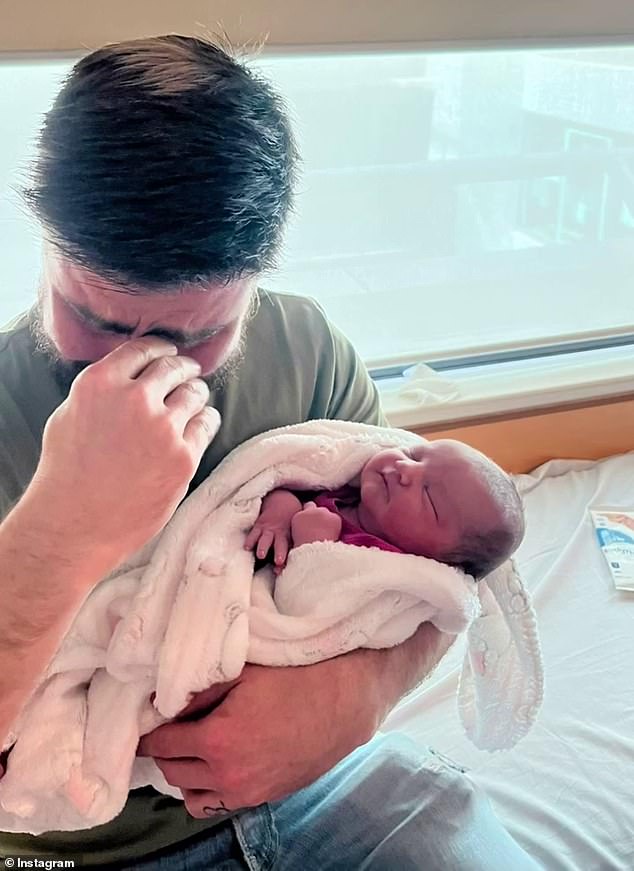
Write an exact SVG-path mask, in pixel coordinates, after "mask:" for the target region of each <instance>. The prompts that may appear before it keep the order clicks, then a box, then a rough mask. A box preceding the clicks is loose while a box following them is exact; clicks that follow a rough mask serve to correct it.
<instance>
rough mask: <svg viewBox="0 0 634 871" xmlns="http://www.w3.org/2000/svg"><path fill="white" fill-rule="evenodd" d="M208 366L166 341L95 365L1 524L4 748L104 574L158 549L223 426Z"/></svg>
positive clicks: (128, 346)
mask: <svg viewBox="0 0 634 871" xmlns="http://www.w3.org/2000/svg"><path fill="white" fill-rule="evenodd" d="M199 373H200V366H199V364H198V363H196V362H195V361H193V360H189V359H188V358H186V357H180V356H178V355H177V349H176V347H175V346H173V345H170V344H168V343H166V342H165V341H163V340H161V339H157V338H146V339H139V340H135V341H131V342H126V343H125V344H123V345H121V346H120V347H119V348H117V349H116V350H115V351H113V352H111V353H110V354H109V355H108V356H107V357H104V358H103V359H102V360H100V361H99V362H97V363H94V364H93V365H91V366H88V367H87V368H86V369H85V370H84V371H83V372H82V373H81V375H79V376H78V378H77V379H76V380H75V382H74V383H73V386H72V389H71V391H70V394H69V396H68V398H67V399H66V400H65V401H64V402H63V403H62V404H61V405H60V406H59V408H57V409H56V411H55V412H54V413H53V414H52V415H51V416H50V417H49V419H48V421H47V423H46V427H45V429H44V435H43V440H42V452H41V456H40V461H39V464H38V467H37V469H36V471H35V474H34V476H33V479H32V481H31V483H30V484H29V486H28V487H27V489H26V492H25V494H24V495H23V497H22V499H21V500H20V501H19V502H18V504H17V505H16V506H15V508H14V509H13V511H12V512H11V513H10V514H9V515H8V517H7V518H6V520H5V521H4V522H3V523H2V525H1V526H0V596H1V599H0V601H1V603H2V610H1V613H0V740H2V741H3V742H4V740H5V739H6V736H7V734H8V732H9V731H10V729H11V727H12V725H13V722H14V720H15V718H16V716H17V715H18V714H19V713H20V710H21V708H22V707H23V705H24V704H25V702H26V701H27V700H28V698H29V696H30V694H31V693H32V691H33V689H34V687H35V686H36V684H37V682H38V679H39V678H40V677H41V675H42V674H43V672H44V671H45V670H46V667H47V665H48V663H49V662H50V660H51V658H52V657H53V655H54V654H55V652H56V650H57V647H58V646H59V643H60V641H61V639H62V638H63V636H64V634H65V632H66V631H67V630H68V628H69V625H70V623H71V621H72V619H73V616H74V615H75V613H76V612H77V610H78V608H79V607H80V605H81V603H82V601H83V600H84V598H85V596H86V595H87V593H88V592H89V590H90V589H91V588H92V587H93V586H94V585H95V583H97V582H98V581H99V580H100V579H101V578H102V577H104V576H105V575H107V574H109V573H110V572H111V571H112V570H113V569H114V568H116V566H117V565H119V564H120V563H121V562H122V561H123V560H125V559H126V558H127V557H129V556H130V555H131V554H132V553H134V552H135V551H136V550H138V549H139V548H140V547H142V546H143V545H144V544H145V543H146V542H147V541H149V540H150V539H151V538H152V537H153V536H154V535H155V534H156V533H157V532H158V531H159V530H160V529H161V528H162V527H163V526H164V525H165V523H166V522H167V521H168V520H169V518H170V517H171V515H172V513H173V512H174V509H175V508H176V506H177V505H178V503H179V502H180V500H181V499H182V498H183V496H184V495H185V492H186V491H187V485H188V483H189V481H190V480H191V478H192V476H193V474H194V472H195V470H196V467H197V466H198V463H199V462H200V457H201V455H202V453H203V451H204V450H205V449H206V447H207V446H208V444H209V442H210V441H211V439H212V438H213V436H214V435H215V432H216V430H217V428H218V425H219V422H220V420H219V416H218V413H217V412H216V411H215V410H214V409H211V408H208V407H207V406H206V402H207V400H208V398H209V389H208V387H207V386H206V384H204V382H202V381H199V380H198V378H197V376H198V375H199Z"/></svg>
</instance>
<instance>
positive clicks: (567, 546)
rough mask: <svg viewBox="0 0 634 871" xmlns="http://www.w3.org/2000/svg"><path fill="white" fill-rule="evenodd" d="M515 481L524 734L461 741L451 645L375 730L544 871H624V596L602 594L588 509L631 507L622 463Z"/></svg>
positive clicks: (628, 661) (627, 624) (633, 632)
mask: <svg viewBox="0 0 634 871" xmlns="http://www.w3.org/2000/svg"><path fill="white" fill-rule="evenodd" d="M516 480H517V482H518V486H519V487H520V489H521V491H522V494H523V497H524V502H525V505H526V512H527V534H526V538H525V540H524V542H523V544H522V547H521V549H520V551H519V552H518V564H519V567H520V570H521V573H522V576H523V577H524V580H525V581H526V583H527V585H528V588H529V589H530V590H531V592H532V595H533V598H534V604H535V607H536V610H537V614H538V619H539V627H540V635H541V641H542V648H543V655H544V666H545V678H546V689H545V699H544V706H543V709H542V712H541V714H540V717H539V720H538V722H537V724H536V725H535V726H534V728H533V730H532V731H531V733H530V734H529V735H528V736H527V737H526V738H525V739H524V740H523V741H521V742H520V743H519V744H518V745H517V747H516V748H514V749H513V750H511V751H508V752H503V753H497V754H489V753H484V752H481V751H478V750H476V749H475V748H474V747H473V746H472V745H471V744H470V743H469V742H468V740H467V739H466V737H465V736H464V734H463V733H462V730H461V727H460V724H459V722H458V718H457V712H456V702H455V698H456V687H457V680H458V665H459V662H460V660H461V656H462V652H461V651H462V642H460V643H458V644H457V645H456V646H455V648H454V650H452V651H451V653H450V654H449V656H448V657H447V659H446V660H445V661H444V662H443V663H442V664H441V666H440V668H439V669H438V671H437V672H436V674H435V675H434V676H433V677H432V679H431V680H430V682H429V683H428V684H427V685H426V686H425V687H423V688H422V689H421V690H419V691H417V692H416V693H413V694H412V695H411V696H410V697H409V698H408V699H406V700H405V701H404V702H403V703H402V704H401V705H400V706H399V707H398V708H397V709H396V710H395V711H394V713H393V714H392V716H391V717H390V719H389V721H388V723H387V724H386V727H387V728H392V729H399V730H401V731H403V732H405V733H407V734H409V735H411V736H412V737H413V738H415V739H416V740H417V741H419V742H421V743H424V744H429V745H431V746H432V747H434V748H435V749H437V750H438V751H440V752H441V753H445V754H446V755H447V756H449V757H451V758H452V759H454V760H455V761H456V762H458V763H459V764H461V765H464V766H465V767H466V768H467V769H468V770H469V772H470V774H471V776H472V777H473V778H474V779H475V780H476V781H477V782H478V783H480V784H481V786H483V787H484V789H485V790H486V791H487V793H488V795H489V797H490V798H491V800H492V802H493V804H494V806H495V808H496V811H497V813H498V815H499V816H500V818H501V819H502V820H503V822H504V823H505V825H506V826H507V828H508V829H509V831H510V832H511V834H512V835H513V836H514V837H515V838H516V839H517V840H518V841H519V842H520V843H521V844H522V845H523V846H524V847H525V848H526V849H527V850H528V852H529V853H530V854H531V855H533V856H534V857H535V858H536V859H537V860H538V861H539V862H541V863H542V865H543V866H544V868H545V869H547V871H611V869H618V871H630V869H634V593H625V592H618V591H616V590H615V589H614V586H613V584H612V580H611V578H610V575H609V571H608V568H607V565H606V564H605V562H604V558H603V555H602V554H601V552H600V550H599V548H598V546H597V544H596V542H595V537H594V530H593V527H592V524H591V520H590V516H589V514H588V508H589V507H594V506H597V507H616V508H622V509H626V510H632V509H634V453H630V454H625V455H622V456H618V457H612V458H609V459H607V460H602V461H599V462H596V463H590V462H579V461H564V460H556V461H552V462H550V463H546V464H545V465H544V466H541V467H540V468H539V469H537V470H536V471H535V472H533V473H532V474H531V475H520V476H518V477H517V479H516ZM509 871H512V869H509Z"/></svg>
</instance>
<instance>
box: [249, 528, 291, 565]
mask: <svg viewBox="0 0 634 871" xmlns="http://www.w3.org/2000/svg"><path fill="white" fill-rule="evenodd" d="M244 546H245V548H246V549H247V550H255V555H256V556H257V558H258V559H265V558H266V556H267V554H268V552H269V551H270V550H271V547H272V548H273V561H274V563H275V572H276V573H279V572H280V571H281V570H282V568H283V567H284V565H285V564H286V558H287V556H288V551H289V548H290V546H291V520H290V518H289V517H283V516H279V517H270V516H269V517H267V516H266V515H264V514H261V515H260V516H259V517H258V519H257V520H256V522H255V525H254V527H253V529H252V530H251V532H250V533H249V534H248V535H247V540H246V542H245V544H244Z"/></svg>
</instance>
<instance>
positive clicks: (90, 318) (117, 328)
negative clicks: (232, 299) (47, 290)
mask: <svg viewBox="0 0 634 871" xmlns="http://www.w3.org/2000/svg"><path fill="white" fill-rule="evenodd" d="M64 302H65V303H66V304H67V305H68V306H69V307H70V308H71V309H72V310H73V311H74V312H75V313H76V314H77V315H78V316H79V317H80V318H81V319H82V320H83V321H85V322H86V323H88V324H90V326H91V327H96V328H97V329H99V330H107V331H108V332H109V333H120V334H121V335H124V336H129V335H131V334H132V333H133V332H134V331H135V330H136V328H137V326H138V324H136V325H134V324H132V325H131V324H123V323H121V322H120V321H110V320H108V319H107V318H102V317H101V316H100V315H97V314H95V313H94V312H92V311H91V310H90V309H89V308H86V306H83V305H81V304H80V303H75V302H71V301H70V300H68V299H66V300H64ZM221 329H222V326H216V327H208V328H207V329H205V330H198V331H197V332H195V333H186V332H184V331H183V330H176V329H173V328H172V327H157V328H156V329H153V330H148V333H147V334H148V335H152V336H159V337H160V338H163V339H168V340H169V341H172V342H176V344H180V345H183V344H190V343H191V344H195V343H196V342H204V341H205V339H211V338H212V337H213V336H215V335H216V334H217V333H218V332H219V331H220V330H221Z"/></svg>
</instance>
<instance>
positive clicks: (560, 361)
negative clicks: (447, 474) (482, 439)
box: [378, 347, 634, 428]
mask: <svg viewBox="0 0 634 871" xmlns="http://www.w3.org/2000/svg"><path fill="white" fill-rule="evenodd" d="M378 387H379V392H380V394H381V401H382V403H383V408H384V410H385V413H386V415H387V417H388V418H389V420H390V423H391V424H392V425H393V426H398V427H410V428H412V427H417V426H433V425H436V424H447V423H456V422H458V421H467V420H470V419H474V418H486V417H497V416H499V415H506V414H515V413H521V412H523V411H534V410H538V409H548V408H552V407H553V406H556V407H558V406H562V405H570V404H578V403H582V402H584V403H585V402H588V401H592V400H597V401H603V400H606V399H612V398H614V399H616V398H618V397H627V396H628V394H629V395H630V396H631V397H634V348H632V347H625V348H612V349H608V350H604V351H596V352H585V353H578V354H570V355H561V356H557V357H549V358H542V359H539V360H525V361H518V362H517V363H504V364H498V365H489V366H482V367H479V368H477V369H465V370H454V371H452V372H449V373H437V372H434V371H433V370H431V369H429V368H428V367H417V368H416V369H414V370H412V371H411V373H410V376H409V377H404V378H400V379H387V380H385V381H379V382H378Z"/></svg>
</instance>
